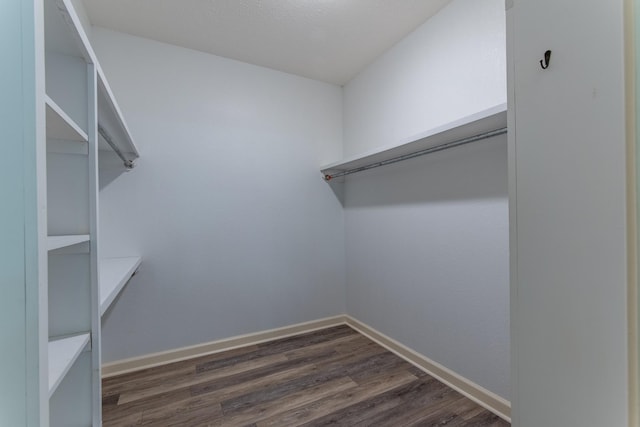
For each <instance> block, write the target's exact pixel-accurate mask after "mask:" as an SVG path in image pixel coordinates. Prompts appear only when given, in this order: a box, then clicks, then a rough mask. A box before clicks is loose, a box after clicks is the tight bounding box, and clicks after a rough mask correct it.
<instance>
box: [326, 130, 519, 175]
mask: <svg viewBox="0 0 640 427" xmlns="http://www.w3.org/2000/svg"><path fill="white" fill-rule="evenodd" d="M504 133H507V128H506V127H503V128H500V129H496V130H492V131H489V132H485V133H481V134H478V135H474V136H469V137H467V138H462V139H458V140H456V141H451V142H445V143H444V144H440V145H436V146H435V147H429V148H425V149H423V150H419V151H416V152H414V153H410V154H403V155H401V156H397V157H393V158H391V159H387V160H382V161H379V162H375V163H371V164H368V165H364V166H359V167H357V168H353V169H348V170H344V171H340V172H336V173H334V174H327V175H325V176H324V179H325V181H331V180H332V179H334V178H340V177H342V176H347V175H351V174H354V173H358V172H362V171H366V170H369V169H374V168H377V167H380V166H386V165H390V164H392V163H398V162H401V161H403V160H408V159H413V158H414V157H420V156H424V155H425V154H431V153H435V152H438V151H442V150H447V149H449V148H453V147H459V146H461V145H465V144H469V143H471V142H475V141H480V140H482V139H487V138H491V137H492V136H497V135H502V134H504Z"/></svg>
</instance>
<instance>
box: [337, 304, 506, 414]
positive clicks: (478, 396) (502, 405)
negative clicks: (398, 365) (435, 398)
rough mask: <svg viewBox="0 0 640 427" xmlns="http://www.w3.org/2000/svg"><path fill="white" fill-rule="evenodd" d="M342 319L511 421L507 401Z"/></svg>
mask: <svg viewBox="0 0 640 427" xmlns="http://www.w3.org/2000/svg"><path fill="white" fill-rule="evenodd" d="M344 317H345V318H346V324H347V325H349V326H350V327H352V328H353V329H355V330H356V331H358V332H360V333H361V334H362V335H365V336H366V337H368V338H370V339H371V340H373V341H375V342H377V343H378V344H380V345H381V346H383V347H385V348H386V349H387V350H389V351H391V352H393V353H395V354H397V355H398V356H400V357H402V358H403V359H404V360H406V361H407V362H409V363H411V364H412V365H414V366H416V367H417V368H419V369H421V370H423V371H424V372H426V373H428V374H429V375H431V376H432V377H434V378H436V379H437V380H439V381H441V382H442V383H444V384H446V385H448V386H449V387H451V388H452V389H454V390H456V391H457V392H459V393H461V394H463V395H464V396H466V397H468V398H469V399H471V400H473V401H474V402H476V403H477V404H479V405H480V406H482V407H484V408H486V409H488V410H489V411H491V412H493V413H494V414H496V415H498V416H499V417H500V418H502V419H504V420H505V421H508V422H511V403H510V402H509V401H508V400H506V399H504V398H502V397H500V396H498V395H497V394H495V393H493V392H491V391H489V390H487V389H486V388H484V387H482V386H480V385H478V384H476V383H474V382H473V381H470V380H468V379H467V378H465V377H463V376H461V375H459V374H457V373H455V372H453V371H452V370H450V369H448V368H446V367H444V366H442V365H441V364H439V363H438V362H435V361H433V360H431V359H429V358H428V357H426V356H424V355H422V354H420V353H418V352H416V351H414V350H412V349H410V348H409V347H407V346H405V345H403V344H400V343H399V342H398V341H396V340H394V339H393V338H389V337H388V336H386V335H384V334H383V333H381V332H379V331H377V330H375V329H373V328H372V327H370V326H368V325H366V324H364V323H362V322H360V321H359V320H356V319H354V318H353V317H351V316H347V315H345V316H344Z"/></svg>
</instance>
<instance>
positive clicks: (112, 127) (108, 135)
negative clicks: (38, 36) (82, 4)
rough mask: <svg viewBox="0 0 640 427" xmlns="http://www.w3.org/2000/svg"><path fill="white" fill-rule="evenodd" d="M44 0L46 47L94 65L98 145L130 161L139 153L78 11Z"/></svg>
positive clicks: (61, 0)
mask: <svg viewBox="0 0 640 427" xmlns="http://www.w3.org/2000/svg"><path fill="white" fill-rule="evenodd" d="M44 4H45V13H44V15H45V49H46V51H47V52H55V53H58V54H63V55H70V56H76V57H82V58H84V60H85V61H86V62H87V63H89V64H94V65H95V68H96V72H97V80H98V125H99V132H98V133H99V135H100V136H99V138H98V145H99V148H100V149H101V150H113V151H115V152H116V153H117V154H118V155H119V156H120V157H122V158H123V161H125V163H128V164H129V165H132V164H133V160H135V159H137V158H138V157H139V154H138V149H137V148H136V146H135V143H134V141H133V138H132V136H131V132H130V131H129V127H128V126H127V123H126V121H125V120H124V117H123V115H122V112H121V110H120V107H119V106H118V103H117V102H116V99H115V96H114V95H113V91H112V90H111V86H110V85H109V82H108V81H107V78H106V76H105V74H104V71H103V70H102V67H101V66H100V63H99V61H98V59H97V57H96V54H95V52H94V50H93V48H92V46H91V43H90V42H89V38H88V37H87V34H86V32H85V30H84V27H83V26H82V23H81V19H80V16H79V14H78V12H77V11H76V10H75V8H74V6H73V4H72V2H71V0H45V1H44ZM106 139H109V141H111V143H112V144H113V146H111V145H110V144H109V143H107V141H106Z"/></svg>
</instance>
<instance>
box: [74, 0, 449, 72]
mask: <svg viewBox="0 0 640 427" xmlns="http://www.w3.org/2000/svg"><path fill="white" fill-rule="evenodd" d="M448 2H449V0H84V3H85V6H86V9H87V14H88V15H89V18H90V20H91V22H92V24H93V25H97V26H101V27H105V28H110V29H113V30H116V31H121V32H125V33H129V34H133V35H136V36H141V37H146V38H150V39H154V40H158V41H162V42H165V43H171V44H174V45H178V46H183V47H187V48H190V49H195V50H199V51H203V52H209V53H212V54H215V55H219V56H224V57H227V58H232V59H236V60H239V61H243V62H248V63H251V64H256V65H261V66H264V67H269V68H273V69H276V70H280V71H284V72H287V73H292V74H297V75H300V76H304V77H309V78H312V79H316V80H321V81H325V82H329V83H334V84H339V85H342V84H345V83H346V82H348V81H349V80H350V79H351V78H352V77H353V76H355V75H356V74H357V73H358V72H359V71H360V70H361V69H363V68H364V67H365V66H366V65H367V64H369V63H370V62H372V61H373V60H374V59H375V58H376V57H377V56H378V55H380V54H381V53H383V52H384V51H385V50H387V49H388V48H390V47H391V46H393V45H394V44H395V43H397V42H398V41H399V40H401V39H402V38H403V37H404V36H406V35H407V34H408V33H410V32H411V31H412V30H414V29H415V28H417V27H418V26H419V25H420V24H422V23H423V22H424V21H425V20H427V19H428V18H429V17H430V16H432V15H433V14H435V13H436V12H437V11H438V10H440V9H441V8H442V7H443V6H444V5H445V4H446V3H448Z"/></svg>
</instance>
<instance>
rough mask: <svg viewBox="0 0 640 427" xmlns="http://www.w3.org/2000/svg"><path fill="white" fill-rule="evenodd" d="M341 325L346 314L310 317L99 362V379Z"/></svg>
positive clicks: (344, 320) (344, 321) (344, 322)
mask: <svg viewBox="0 0 640 427" xmlns="http://www.w3.org/2000/svg"><path fill="white" fill-rule="evenodd" d="M344 324H346V319H345V316H333V317H327V318H324V319H319V320H312V321H310V322H304V323H297V324H295V325H290V326H285V327H282V328H276V329H269V330H266V331H261V332H255V333H252V334H246V335H238V336H235V337H231V338H225V339H222V340H217V341H211V342H208V343H204V344H196V345H193V346H189V347H182V348H177V349H173V350H167V351H162V352H159V353H151V354H146V355H144V356H138V357H132V358H130V359H123V360H117V361H115V362H110V363H105V364H103V365H102V378H109V377H114V376H116V375H122V374H126V373H130V372H135V371H141V370H143V369H148V368H153V367H154V366H161V365H166V364H168V363H173V362H180V361H182V360H187V359H192V358H194V357H199V356H206V355H208V354H214V353H219V352H222V351H227V350H232V349H234V348H240V347H247V346H250V345H253V344H259V343H262V342H266V341H271V340H274V339H278V338H286V337H289V336H293V335H298V334H303V333H305V332H312V331H315V330H318V329H324V328H329V327H331V326H337V325H344Z"/></svg>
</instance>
